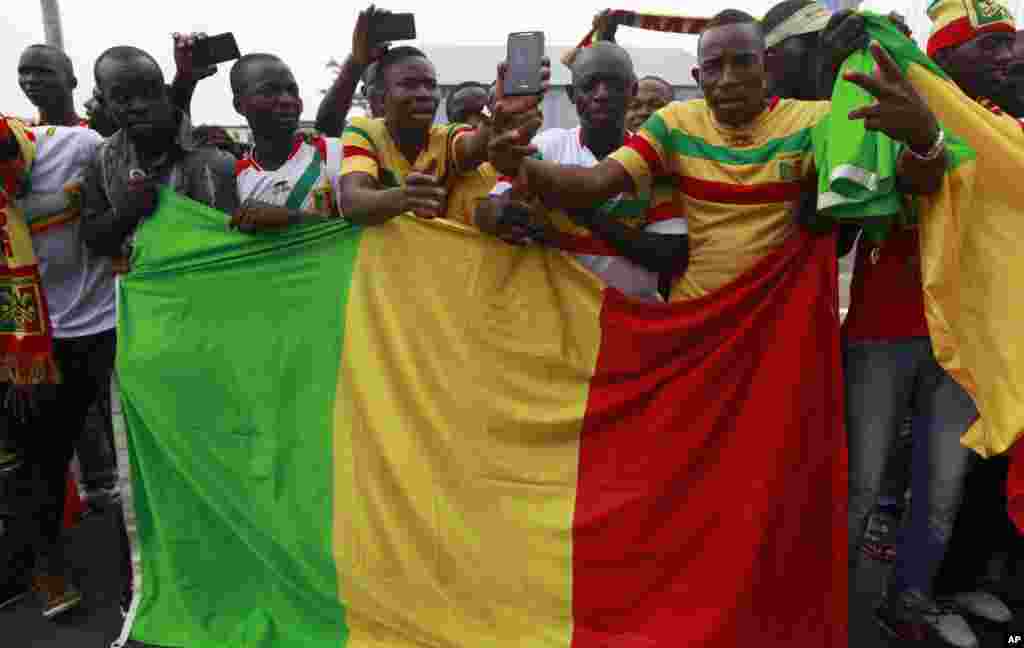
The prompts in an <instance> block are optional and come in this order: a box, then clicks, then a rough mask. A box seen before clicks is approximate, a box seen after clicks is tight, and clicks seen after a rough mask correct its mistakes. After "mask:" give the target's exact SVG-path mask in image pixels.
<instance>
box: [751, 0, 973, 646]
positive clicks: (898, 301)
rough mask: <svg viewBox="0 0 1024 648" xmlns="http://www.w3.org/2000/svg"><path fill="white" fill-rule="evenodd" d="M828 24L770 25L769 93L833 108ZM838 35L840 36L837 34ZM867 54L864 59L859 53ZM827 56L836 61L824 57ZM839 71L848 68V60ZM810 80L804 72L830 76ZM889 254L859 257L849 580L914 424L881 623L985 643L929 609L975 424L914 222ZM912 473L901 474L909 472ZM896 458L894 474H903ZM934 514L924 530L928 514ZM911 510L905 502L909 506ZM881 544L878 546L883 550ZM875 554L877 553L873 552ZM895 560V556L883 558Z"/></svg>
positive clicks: (848, 351) (867, 244)
mask: <svg viewBox="0 0 1024 648" xmlns="http://www.w3.org/2000/svg"><path fill="white" fill-rule="evenodd" d="M830 20H834V19H833V18H831V15H830V14H829V13H828V12H827V11H826V10H825V9H824V8H823V7H821V6H820V5H818V3H816V2H812V1H809V0H787V2H783V3H781V4H779V5H777V6H776V7H774V8H773V9H771V10H770V11H769V12H768V14H767V15H766V16H765V20H764V22H763V24H764V26H765V30H766V42H767V43H768V46H769V47H768V61H769V66H768V67H769V72H770V77H771V79H772V83H771V87H772V88H773V89H775V91H777V92H780V93H781V94H782V96H792V97H801V98H827V97H828V96H829V95H831V83H830V82H828V81H825V82H819V83H814V82H813V79H814V78H819V79H821V80H826V79H827V80H830V79H831V78H834V71H833V70H831V69H830V66H831V61H832V60H833V58H839V57H833V54H835V53H836V52H837V50H836V48H835V47H834V45H833V44H832V43H830V42H829V41H828V40H827V39H826V38H824V37H822V32H823V31H824V30H825V27H826V26H827V25H829V24H830ZM830 33H831V32H830ZM860 48H861V47H857V49H860ZM825 54H827V55H828V56H824V55H825ZM840 60H841V59H840ZM823 69H828V72H823V73H821V74H820V75H813V74H812V75H810V76H808V75H806V72H805V71H806V70H823ZM898 220H899V222H901V223H906V225H904V226H899V227H897V228H896V230H895V231H893V232H891V233H890V234H889V236H888V238H887V239H886V240H885V242H884V244H882V245H876V244H874V243H872V242H871V241H870V240H868V239H866V238H862V239H861V243H860V245H859V246H858V248H857V258H856V261H855V265H854V273H853V283H852V285H851V289H850V308H849V312H848V315H847V317H846V320H845V321H844V323H843V338H842V340H843V359H844V367H845V376H844V378H845V381H846V429H847V435H848V438H849V457H850V486H849V489H850V495H849V498H850V499H849V539H848V541H849V545H850V558H851V566H852V567H853V568H854V571H853V572H852V573H851V580H852V579H854V578H855V577H856V575H857V572H856V569H855V568H856V566H857V564H858V561H857V558H856V557H857V556H858V554H859V550H860V549H861V543H862V542H863V540H864V537H865V533H866V529H867V526H868V522H869V519H870V521H873V522H874V524H873V525H872V529H871V531H872V535H873V536H877V535H880V529H879V528H878V525H879V524H885V525H887V526H888V525H893V526H894V525H896V524H897V523H898V518H897V519H882V518H870V514H871V513H872V511H873V510H874V508H875V507H876V504H877V502H878V499H879V494H880V488H881V485H882V481H883V476H884V474H885V469H886V463H887V459H889V460H890V461H891V456H892V448H893V445H894V444H893V442H894V441H895V440H896V438H897V436H898V434H899V431H900V429H901V427H902V424H903V422H904V421H905V420H906V418H907V417H908V415H909V416H912V418H913V422H914V425H913V427H914V428H916V429H915V431H914V433H913V436H912V450H911V453H912V455H913V456H914V458H912V459H911V462H910V463H911V465H912V466H914V467H915V468H916V469H915V470H914V471H913V479H912V482H911V484H912V501H913V502H914V503H915V504H917V505H918V509H917V513H916V515H915V513H913V512H912V514H911V519H910V521H909V524H908V527H907V528H906V529H905V530H904V532H903V533H902V534H901V536H900V538H901V540H900V543H899V546H898V548H897V549H896V550H895V558H896V566H895V569H894V572H893V579H892V582H891V584H890V588H889V592H888V593H887V595H886V597H885V600H884V603H883V605H882V607H881V608H880V609H879V613H878V615H879V620H880V621H881V622H882V624H883V626H884V627H885V628H887V629H888V630H889V631H890V632H892V633H893V634H895V635H897V636H899V637H901V638H903V639H912V638H916V637H921V636H934V637H938V638H940V639H941V640H944V641H946V642H948V643H950V644H952V645H957V646H961V645H964V646H969V645H973V644H974V643H976V642H977V639H976V638H975V637H974V634H973V632H972V631H971V629H970V627H969V626H968V625H967V623H966V621H965V620H964V619H963V617H962V616H960V615H959V614H958V610H956V609H955V608H953V607H951V606H947V605H938V604H936V603H935V601H934V600H933V599H932V581H933V579H934V575H935V573H936V570H937V569H938V567H939V565H940V564H941V561H942V555H943V553H944V550H945V547H944V545H945V539H947V538H948V537H949V534H950V533H951V530H952V525H953V520H954V519H955V517H956V512H957V508H958V506H959V501H960V492H961V488H962V484H963V476H964V474H965V471H966V469H967V466H968V459H969V454H970V453H969V451H968V450H967V449H966V448H964V447H962V446H961V445H960V436H961V435H962V434H963V432H964V431H966V429H967V427H968V425H969V424H970V423H971V422H972V421H973V420H974V419H975V418H976V416H977V412H976V410H975V408H974V404H973V402H972V401H971V399H970V397H969V396H968V395H967V393H966V392H964V390H963V389H962V388H961V387H960V386H959V385H958V384H957V383H956V382H955V381H954V380H953V378H952V377H951V376H949V375H948V374H947V373H946V372H945V370H943V369H942V367H940V366H939V364H938V362H936V360H935V358H934V354H933V352H932V347H931V340H930V339H929V337H928V327H927V323H926V321H925V312H924V294H923V290H922V287H921V285H922V282H921V269H920V261H919V258H918V247H919V243H918V238H917V228H916V224H914V223H913V220H912V218H911V217H910V214H906V215H905V216H904V217H903V218H900V219H898ZM842 229H843V236H842V237H841V244H840V246H841V249H840V254H845V253H846V252H848V251H849V248H850V247H852V245H853V243H854V241H855V240H856V237H857V235H858V229H859V228H858V227H857V226H856V225H843V227H842ZM905 466H906V464H903V467H905ZM899 467H900V466H899V462H898V458H897V461H896V468H897V469H898V468H899ZM922 503H924V504H925V505H926V507H927V508H925V510H924V513H923V514H924V515H927V522H926V523H921V522H920V521H919V520H917V519H916V518H917V517H918V516H921V515H922V512H921V504H922ZM900 504H902V502H900ZM876 539H877V538H876ZM868 548H871V549H875V550H876V551H875V552H874V553H875V554H877V553H878V550H881V548H880V547H878V545H877V543H872V544H871V545H869V547H865V549H868ZM883 557H887V556H883Z"/></svg>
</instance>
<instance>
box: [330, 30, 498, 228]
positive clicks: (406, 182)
mask: <svg viewBox="0 0 1024 648" xmlns="http://www.w3.org/2000/svg"><path fill="white" fill-rule="evenodd" d="M376 83H379V84H381V92H382V97H381V99H382V102H383V109H384V117H383V118H382V119H365V118H355V119H352V120H351V121H350V123H349V126H348V127H347V128H346V129H345V133H344V135H343V137H342V143H343V144H344V161H343V162H342V173H341V175H342V179H341V205H342V211H343V212H344V214H345V217H346V218H349V219H351V220H353V221H354V222H357V223H361V224H365V225H376V224H380V223H383V222H385V221H387V220H390V219H391V218H394V217H395V216H397V215H399V214H402V213H405V212H410V211H411V212H413V213H415V214H416V215H417V216H420V217H423V218H438V217H441V216H444V215H445V213H446V207H445V201H446V199H447V195H448V185H449V182H450V181H454V179H455V177H456V176H458V175H461V174H464V173H466V172H469V171H472V170H473V169H475V168H476V167H477V166H479V165H480V164H481V163H483V162H485V161H486V158H487V143H488V139H489V137H490V126H489V125H488V124H487V123H486V122H485V123H483V124H481V126H480V127H479V128H478V129H476V130H472V129H470V128H469V127H468V126H465V125H462V124H448V125H447V126H434V125H433V121H434V114H435V113H436V112H437V108H438V105H439V103H440V98H439V96H438V89H437V74H436V72H435V71H434V65H433V64H432V63H431V62H430V60H429V59H428V58H427V56H426V54H424V53H423V52H421V51H420V50H418V49H416V48H414V47H396V48H394V49H391V50H389V51H388V52H387V54H385V55H384V56H383V57H382V58H381V59H380V61H379V62H378V68H377V73H376Z"/></svg>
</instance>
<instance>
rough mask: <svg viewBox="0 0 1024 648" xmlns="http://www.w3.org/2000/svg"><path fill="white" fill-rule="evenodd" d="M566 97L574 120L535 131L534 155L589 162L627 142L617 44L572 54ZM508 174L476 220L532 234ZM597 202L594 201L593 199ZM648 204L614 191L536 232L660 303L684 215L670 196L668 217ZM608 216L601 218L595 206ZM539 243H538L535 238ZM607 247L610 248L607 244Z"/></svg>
mask: <svg viewBox="0 0 1024 648" xmlns="http://www.w3.org/2000/svg"><path fill="white" fill-rule="evenodd" d="M571 69H572V86H571V93H570V98H571V99H572V100H573V102H574V103H575V104H576V112H577V114H578V115H579V119H580V126H578V127H576V128H572V129H550V130H547V131H545V132H544V133H542V134H540V135H538V136H536V137H535V138H534V139H533V145H534V146H535V147H536V148H537V151H538V156H537V157H538V159H543V160H547V161H550V162H554V163H557V164H560V165H576V166H584V167H592V166H595V165H597V164H598V162H599V161H600V160H602V159H604V158H605V157H607V156H608V155H609V154H610V153H611V152H612V151H614V150H616V149H618V148H619V147H621V146H622V145H623V143H624V142H625V141H626V139H627V137H628V135H629V133H628V131H627V130H626V112H627V108H628V105H629V101H630V98H631V97H633V96H635V94H636V86H637V82H636V75H635V73H634V71H633V61H632V59H631V58H630V56H629V54H628V53H627V52H626V50H624V49H623V48H622V47H620V46H619V45H617V44H615V43H611V42H599V43H596V44H594V45H593V46H592V47H588V48H586V49H584V50H583V51H581V52H579V53H578V54H577V55H576V56H575V57H574V59H573V62H572V65H571ZM511 180H512V179H511V178H505V179H504V181H503V182H501V184H499V186H498V187H497V188H496V189H495V191H494V192H492V195H493V196H494V199H493V200H491V201H488V202H485V203H482V204H481V206H480V209H479V211H478V212H477V225H478V226H479V227H480V229H482V230H483V231H486V232H489V233H491V234H494V235H495V236H499V237H501V238H503V239H505V240H508V241H517V240H518V239H522V238H523V236H524V235H525V236H526V238H530V237H531V233H530V232H529V231H523V230H524V229H525V230H529V228H530V226H531V223H530V222H525V221H523V220H520V219H517V218H516V217H515V215H516V213H526V212H528V211H529V207H528V206H527V205H525V204H524V203H523V202H522V201H519V200H517V199H516V198H517V197H516V196H515V195H514V193H513V192H512V191H511V190H512V182H511ZM596 204H597V205H601V203H596ZM647 205H648V203H646V202H642V201H628V200H623V197H621V196H619V197H616V198H615V199H613V200H612V201H609V202H608V203H606V204H605V205H601V207H600V208H599V209H596V210H592V209H578V210H568V211H563V212H559V211H552V212H549V213H547V214H545V215H544V216H543V217H542V219H543V220H542V221H541V223H543V225H542V227H543V231H540V232H536V233H535V234H533V235H532V237H533V238H538V239H541V240H543V241H544V242H547V243H549V244H552V245H555V246H558V247H560V248H562V249H565V250H568V251H571V252H574V253H575V255H576V258H577V259H578V260H579V261H580V262H581V263H582V264H583V265H584V266H586V267H587V268H589V269H590V270H592V271H593V272H594V273H595V274H597V275H599V276H600V277H602V278H603V279H604V280H605V281H606V282H608V284H609V285H611V286H614V287H615V288H617V289H619V290H621V291H622V292H623V293H625V294H627V295H630V296H633V297H636V298H638V299H643V300H647V301H660V300H661V295H660V294H659V291H658V284H659V281H658V280H659V275H660V274H671V273H681V272H682V270H683V269H684V268H685V266H686V258H687V255H688V249H687V237H686V221H685V219H683V218H681V217H679V215H678V214H676V213H674V212H675V209H674V208H675V205H674V204H673V202H672V201H671V200H669V201H668V202H667V203H665V204H663V205H661V206H662V207H663V208H667V209H668V210H669V212H670V213H669V214H668V217H667V218H665V219H662V220H660V221H658V220H656V218H655V216H654V210H653V209H646V207H647ZM605 211H606V212H611V213H614V214H615V217H614V218H600V217H599V216H598V212H605ZM538 242H540V241H538ZM609 245H610V248H609Z"/></svg>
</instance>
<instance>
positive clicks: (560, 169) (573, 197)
mask: <svg viewBox="0 0 1024 648" xmlns="http://www.w3.org/2000/svg"><path fill="white" fill-rule="evenodd" d="M519 177H520V180H521V181H523V182H524V184H525V185H526V187H527V189H528V190H529V192H530V193H531V194H533V195H535V196H538V197H540V198H541V199H542V200H543V201H544V203H545V204H546V205H549V206H554V207H562V208H565V209H572V208H577V209H585V208H589V207H593V206H594V205H600V204H602V203H604V202H605V201H607V200H610V199H611V198H614V197H615V196H617V195H619V194H620V193H633V192H634V191H635V187H634V186H633V178H632V177H630V175H629V173H627V172H626V168H625V167H624V166H622V165H621V164H619V163H618V162H616V161H615V160H612V159H605V160H603V161H601V163H600V164H598V165H597V166H594V167H579V166H568V165H560V164H553V163H551V162H545V161H543V160H535V159H532V158H529V159H526V160H523V163H522V165H521V167H520V175H519Z"/></svg>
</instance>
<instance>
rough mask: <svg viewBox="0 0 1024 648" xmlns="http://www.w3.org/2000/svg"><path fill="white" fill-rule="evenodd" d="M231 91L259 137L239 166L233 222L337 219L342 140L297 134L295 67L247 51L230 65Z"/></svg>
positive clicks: (248, 225) (266, 224)
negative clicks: (236, 208) (236, 201)
mask: <svg viewBox="0 0 1024 648" xmlns="http://www.w3.org/2000/svg"><path fill="white" fill-rule="evenodd" d="M231 91H232V93H233V94H234V105H235V110H237V111H238V113H239V114H240V115H242V116H243V117H245V119H246V121H247V122H248V123H249V128H251V129H252V133H253V139H254V141H255V144H254V146H253V148H252V152H251V153H249V154H248V155H247V156H245V158H243V159H241V160H239V161H238V164H237V165H236V166H235V175H236V177H237V183H238V201H239V203H240V205H241V206H240V207H239V209H238V212H236V214H235V215H234V217H233V218H232V221H231V222H232V224H233V225H236V226H239V227H241V228H243V229H252V228H262V227H285V226H287V225H289V224H293V223H297V222H302V221H304V220H307V219H309V218H331V217H338V216H339V212H338V174H339V172H340V171H341V143H340V141H339V140H338V139H337V138H327V137H322V136H310V137H307V136H304V135H302V134H300V133H299V132H298V128H299V116H300V115H301V114H302V99H301V98H300V97H299V86H298V83H296V81H295V77H294V75H293V74H292V71H291V69H290V68H289V67H288V66H287V65H285V64H284V62H283V61H282V60H281V59H279V58H278V57H276V56H274V55H272V54H246V55H245V56H243V57H242V58H240V59H239V60H238V62H237V63H235V65H234V66H233V67H232V68H231Z"/></svg>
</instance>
